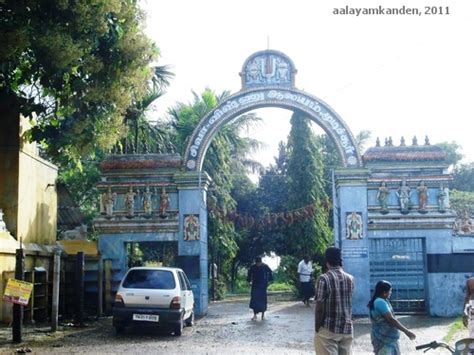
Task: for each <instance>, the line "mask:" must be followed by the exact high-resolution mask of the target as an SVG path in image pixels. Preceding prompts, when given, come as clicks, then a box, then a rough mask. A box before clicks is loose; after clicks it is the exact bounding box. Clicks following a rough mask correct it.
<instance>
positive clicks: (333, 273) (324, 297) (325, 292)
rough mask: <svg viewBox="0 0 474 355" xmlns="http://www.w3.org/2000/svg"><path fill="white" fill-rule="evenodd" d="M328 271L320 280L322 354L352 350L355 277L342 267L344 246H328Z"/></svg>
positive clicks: (318, 321)
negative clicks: (342, 249) (342, 247)
mask: <svg viewBox="0 0 474 355" xmlns="http://www.w3.org/2000/svg"><path fill="white" fill-rule="evenodd" d="M325 261H326V267H327V271H326V272H325V273H324V274H322V275H321V276H320V277H319V278H318V280H317V282H316V296H315V301H316V317H315V325H316V336H315V338H314V348H315V350H316V354H318V355H346V354H351V353H352V351H351V345H352V339H353V327H352V293H353V291H354V277H353V276H352V275H350V274H348V273H346V272H344V271H343V270H342V259H341V250H340V249H339V248H335V247H330V248H328V249H327V250H326V260H325Z"/></svg>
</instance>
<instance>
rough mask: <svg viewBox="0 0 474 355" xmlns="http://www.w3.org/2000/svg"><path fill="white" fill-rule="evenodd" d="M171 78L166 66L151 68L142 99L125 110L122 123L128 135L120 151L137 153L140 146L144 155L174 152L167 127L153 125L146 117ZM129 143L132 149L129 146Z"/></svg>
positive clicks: (171, 75) (172, 74)
mask: <svg viewBox="0 0 474 355" xmlns="http://www.w3.org/2000/svg"><path fill="white" fill-rule="evenodd" d="M173 77H174V73H172V72H171V71H170V70H169V67H168V66H166V65H162V66H156V67H154V68H153V77H152V79H151V81H150V83H149V86H148V89H147V92H146V93H145V95H144V96H143V98H141V99H140V100H138V101H136V102H135V103H134V105H133V106H131V107H129V108H128V109H127V113H126V115H125V119H124V122H125V124H126V125H127V126H128V128H129V133H128V135H127V137H125V139H124V140H123V142H121V145H122V147H121V149H120V150H121V151H124V152H126V153H129V152H133V151H134V152H136V153H138V152H139V151H140V147H139V145H140V144H141V145H142V149H141V150H142V151H143V152H144V153H147V152H148V151H154V152H160V153H163V152H170V151H171V152H172V151H174V147H173V146H172V145H171V144H170V143H171V140H170V137H169V127H168V126H167V125H166V124H165V123H162V122H158V123H157V124H155V125H153V124H152V123H151V122H149V121H148V119H147V117H146V113H147V111H148V110H149V108H150V106H151V105H152V104H153V103H154V102H155V101H156V100H157V99H158V98H160V97H161V96H162V95H164V94H165V93H166V90H165V89H166V88H167V87H168V86H169V85H170V79H171V78H173ZM130 143H131V144H132V145H133V146H132V147H130V146H129V144H130Z"/></svg>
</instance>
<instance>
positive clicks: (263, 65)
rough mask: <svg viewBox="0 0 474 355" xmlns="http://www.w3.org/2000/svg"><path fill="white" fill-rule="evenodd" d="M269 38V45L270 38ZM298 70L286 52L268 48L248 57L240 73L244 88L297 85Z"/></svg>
mask: <svg viewBox="0 0 474 355" xmlns="http://www.w3.org/2000/svg"><path fill="white" fill-rule="evenodd" d="M267 40H268V47H269V46H270V42H269V41H270V40H269V38H268V39H267ZM296 72H297V70H296V69H295V65H294V64H293V61H292V60H291V59H290V57H288V56H287V55H286V54H284V53H282V52H279V51H275V50H272V49H267V50H265V51H260V52H257V53H254V54H252V55H251V56H250V57H248V58H247V60H246V61H245V63H244V65H243V66H242V71H241V72H240V73H239V75H240V76H241V78H242V90H245V89H253V88H256V87H262V86H269V85H271V86H284V87H294V86H295V74H296Z"/></svg>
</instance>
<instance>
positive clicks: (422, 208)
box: [416, 180, 429, 213]
mask: <svg viewBox="0 0 474 355" xmlns="http://www.w3.org/2000/svg"><path fill="white" fill-rule="evenodd" d="M416 189H417V191H418V211H419V212H421V213H426V204H427V203H428V196H429V192H428V187H427V186H426V184H425V181H424V180H421V181H420V183H419V185H418V187H417V188H416Z"/></svg>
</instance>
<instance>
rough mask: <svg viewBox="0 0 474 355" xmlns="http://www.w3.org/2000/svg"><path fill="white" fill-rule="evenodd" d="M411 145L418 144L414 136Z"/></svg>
mask: <svg viewBox="0 0 474 355" xmlns="http://www.w3.org/2000/svg"><path fill="white" fill-rule="evenodd" d="M411 145H418V138H416V136H413V140H412V141H411Z"/></svg>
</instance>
